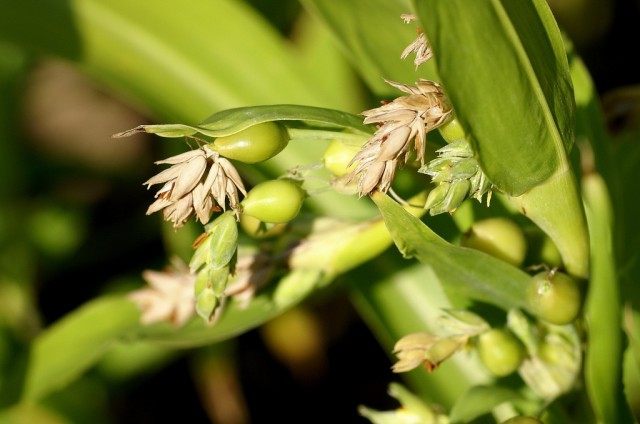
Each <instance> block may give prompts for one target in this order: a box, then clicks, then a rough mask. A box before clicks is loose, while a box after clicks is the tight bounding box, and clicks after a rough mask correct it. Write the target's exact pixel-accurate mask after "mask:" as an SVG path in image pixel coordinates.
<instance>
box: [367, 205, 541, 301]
mask: <svg viewBox="0 0 640 424" xmlns="http://www.w3.org/2000/svg"><path fill="white" fill-rule="evenodd" d="M372 198H373V200H374V201H375V202H376V205H377V206H378V208H379V209H380V212H382V217H383V218H384V221H385V224H386V225H387V228H388V229H389V232H390V233H391V236H392V237H393V240H394V242H395V243H396V246H397V247H398V249H399V250H400V252H402V254H403V255H404V256H405V257H415V258H416V259H418V260H419V261H420V262H422V263H425V264H427V265H429V266H431V267H432V268H433V270H434V272H435V273H436V275H437V276H438V278H439V279H440V281H441V282H442V284H443V285H444V286H446V287H447V290H453V291H455V292H458V293H460V294H463V295H464V296H467V297H468V298H470V299H474V300H478V301H482V302H486V303H490V304H493V305H496V306H499V307H501V308H502V309H505V310H509V309H512V308H525V309H527V305H526V302H525V296H526V289H527V287H528V283H529V281H530V277H529V275H528V274H526V273H525V272H523V271H521V270H519V269H517V268H515V267H514V266H512V265H509V264H507V263H506V262H503V261H501V260H499V259H496V258H494V257H492V256H489V255H487V254H485V253H483V252H480V251H477V250H472V249H467V248H463V247H457V246H454V245H451V244H449V243H448V242H446V241H445V240H443V239H442V238H440V237H439V236H438V235H437V234H436V233H434V232H433V231H432V230H431V229H430V228H429V227H427V226H426V225H425V224H423V223H422V222H421V221H420V220H419V219H418V218H415V217H413V216H411V215H410V214H408V213H407V212H405V210H404V209H403V208H402V207H401V206H400V205H398V204H397V203H396V202H394V201H393V200H391V199H390V198H389V197H387V196H385V195H383V194H380V193H378V194H376V195H374V196H372Z"/></svg>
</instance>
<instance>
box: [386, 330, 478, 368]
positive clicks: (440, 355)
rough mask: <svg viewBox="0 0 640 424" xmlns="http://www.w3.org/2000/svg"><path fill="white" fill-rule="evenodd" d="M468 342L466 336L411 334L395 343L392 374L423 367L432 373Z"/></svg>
mask: <svg viewBox="0 0 640 424" xmlns="http://www.w3.org/2000/svg"><path fill="white" fill-rule="evenodd" d="M468 340H469V336H468V335H454V336H448V337H439V336H435V335H433V334H429V333H412V334H409V335H407V336H405V337H403V338H401V339H400V340H398V342H397V343H396V345H395V346H394V347H393V353H394V354H395V355H396V356H397V357H398V362H396V363H395V364H394V365H393V367H392V370H393V372H396V373H399V372H406V371H411V370H412V369H414V368H417V367H418V366H420V365H424V366H425V368H426V369H427V371H433V370H434V369H436V368H437V367H438V366H439V365H440V364H441V363H442V362H444V361H445V360H447V359H448V358H449V357H450V356H451V355H453V354H454V353H456V352H458V351H459V350H461V349H462V348H463V347H464V346H465V345H466V344H467V341H468Z"/></svg>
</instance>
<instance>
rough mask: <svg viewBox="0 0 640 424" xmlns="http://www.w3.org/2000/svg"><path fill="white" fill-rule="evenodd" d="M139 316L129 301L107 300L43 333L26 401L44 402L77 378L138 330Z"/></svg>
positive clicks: (88, 306) (29, 372)
mask: <svg viewBox="0 0 640 424" xmlns="http://www.w3.org/2000/svg"><path fill="white" fill-rule="evenodd" d="M139 316H140V315H139V312H138V309H137V308H136V306H135V305H134V304H133V302H131V301H130V300H128V299H126V298H121V297H104V298H99V299H96V300H93V301H91V302H89V303H87V304H86V305H85V306H83V307H81V308H80V309H78V310H76V311H75V312H73V313H71V314H69V315H67V316H66V317H65V318H63V319H62V320H60V321H58V322H57V323H56V324H54V325H53V326H51V327H50V328H48V329H47V330H46V331H44V332H43V333H41V334H40V335H39V336H38V337H37V338H36V339H35V341H34V343H33V346H32V348H31V357H30V361H29V368H28V370H27V377H26V383H25V391H24V393H23V399H24V400H27V401H34V400H37V399H41V398H43V397H45V396H46V395H47V394H48V393H50V392H51V391H54V390H56V389H58V388H61V387H63V386H64V385H66V384H68V383H69V382H71V381H72V380H73V379H75V378H77V377H78V376H79V375H80V374H81V373H82V372H84V371H85V370H87V368H89V367H90V366H91V365H93V364H94V363H95V361H97V360H98V359H99V358H100V357H101V356H102V354H104V352H106V351H107V349H109V348H110V347H111V346H112V345H113V344H114V343H115V342H117V341H118V340H119V339H120V338H121V337H122V336H123V335H124V334H127V333H128V332H130V331H131V330H133V329H135V328H136V327H138V319H139Z"/></svg>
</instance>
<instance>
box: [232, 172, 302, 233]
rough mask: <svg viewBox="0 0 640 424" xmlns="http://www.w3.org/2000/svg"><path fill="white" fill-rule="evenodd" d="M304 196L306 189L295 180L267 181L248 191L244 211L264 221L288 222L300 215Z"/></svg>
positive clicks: (274, 222) (244, 201)
mask: <svg viewBox="0 0 640 424" xmlns="http://www.w3.org/2000/svg"><path fill="white" fill-rule="evenodd" d="M304 198H305V192H304V190H303V189H302V188H300V186H299V185H298V184H296V183H295V182H294V181H291V180H287V179H281V180H271V181H265V182H263V183H260V184H258V185H257V186H255V187H254V188H252V189H251V191H249V193H247V197H245V198H244V200H243V201H242V211H243V213H244V214H246V215H249V216H252V217H254V218H256V219H258V220H260V221H262V222H267V223H273V224H279V223H287V222H289V221H291V220H292V219H293V218H295V217H296V216H297V215H298V212H300V207H301V206H302V201H303V200H304Z"/></svg>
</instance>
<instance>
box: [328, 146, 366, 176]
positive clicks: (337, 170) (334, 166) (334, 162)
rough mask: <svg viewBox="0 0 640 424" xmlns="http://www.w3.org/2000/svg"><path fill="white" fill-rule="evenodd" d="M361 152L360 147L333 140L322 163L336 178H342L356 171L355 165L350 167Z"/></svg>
mask: <svg viewBox="0 0 640 424" xmlns="http://www.w3.org/2000/svg"><path fill="white" fill-rule="evenodd" d="M359 151H360V147H359V146H356V145H349V144H346V143H343V142H341V141H339V140H333V141H332V142H331V143H329V146H328V147H327V150H325V151H324V155H323V156H322V162H323V163H324V167H325V168H326V169H327V170H328V171H329V172H331V173H332V174H333V175H335V176H336V177H342V176H343V175H347V174H348V173H349V172H351V171H353V170H354V169H355V164H353V165H351V166H349V163H350V162H351V160H352V159H353V157H354V156H355V155H357V154H358V152H359Z"/></svg>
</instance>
